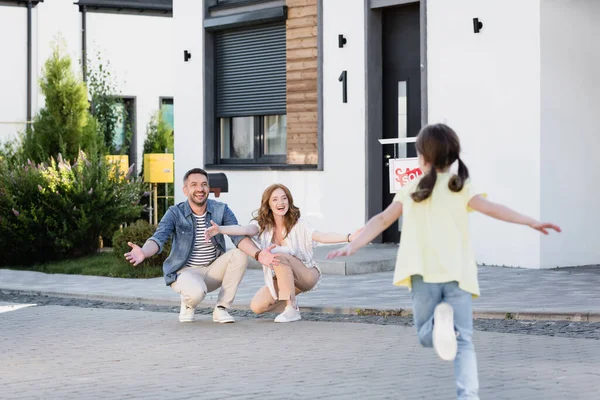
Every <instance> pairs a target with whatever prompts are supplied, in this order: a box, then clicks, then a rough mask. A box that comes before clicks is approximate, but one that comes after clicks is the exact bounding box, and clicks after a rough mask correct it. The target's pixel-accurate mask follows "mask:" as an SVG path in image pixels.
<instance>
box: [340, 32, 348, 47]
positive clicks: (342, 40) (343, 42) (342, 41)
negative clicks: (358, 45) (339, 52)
mask: <svg viewBox="0 0 600 400" xmlns="http://www.w3.org/2000/svg"><path fill="white" fill-rule="evenodd" d="M346 42H348V41H347V40H346V38H345V37H344V35H341V34H340V35H338V46H339V47H340V49H341V48H342V47H344V45H345V44H346Z"/></svg>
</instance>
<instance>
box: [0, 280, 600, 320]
mask: <svg viewBox="0 0 600 400" xmlns="http://www.w3.org/2000/svg"><path fill="white" fill-rule="evenodd" d="M0 292H2V293H3V294H14V295H26V296H48V297H59V298H70V299H80V300H89V301H106V302H112V303H139V304H150V305H156V306H173V307H177V306H179V304H180V302H179V299H172V300H171V299H162V300H161V299H156V298H149V297H128V296H115V295H108V294H80V293H68V292H53V291H40V290H21V289H3V288H0ZM215 305H216V304H214V303H210V302H206V303H204V306H207V307H206V308H208V307H214V306H215ZM249 309H250V306H249V305H243V304H238V305H235V306H234V307H233V310H244V311H247V310H249ZM300 310H301V311H303V312H312V313H320V314H342V315H359V316H381V317H412V310H411V309H410V308H400V309H373V308H356V307H333V306H324V307H318V306H308V307H300ZM473 318H474V319H503V320H520V321H523V320H529V321H569V322H588V323H593V322H600V313H596V312H548V311H498V310H488V311H478V310H473Z"/></svg>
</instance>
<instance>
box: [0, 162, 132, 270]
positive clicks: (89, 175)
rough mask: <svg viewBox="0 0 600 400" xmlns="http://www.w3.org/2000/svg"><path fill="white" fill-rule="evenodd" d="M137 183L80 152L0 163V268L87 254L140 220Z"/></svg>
mask: <svg viewBox="0 0 600 400" xmlns="http://www.w3.org/2000/svg"><path fill="white" fill-rule="evenodd" d="M141 195H142V183H141V182H140V181H139V180H137V179H131V178H130V177H129V176H123V174H121V173H120V172H119V171H118V170H117V169H115V168H112V167H111V166H109V165H107V164H106V162H105V161H104V158H103V157H99V156H95V157H90V158H89V159H88V157H87V156H86V155H85V154H84V153H83V152H81V153H80V154H79V157H78V159H77V161H76V162H75V163H73V164H72V165H71V164H70V163H69V162H65V161H64V160H63V159H62V157H61V156H60V155H59V157H58V160H56V161H55V160H54V159H50V161H49V163H48V164H47V165H46V164H40V165H35V164H34V163H33V162H31V161H29V162H28V163H27V164H25V165H14V164H10V163H9V162H7V160H6V159H0V254H2V257H1V259H0V265H31V264H33V263H36V262H45V261H53V260H62V259H66V258H71V257H78V256H83V255H87V254H91V253H93V252H95V251H96V250H97V249H98V245H99V237H100V236H101V235H102V236H107V235H112V233H113V232H114V231H115V230H116V229H117V228H118V226H119V225H120V224H123V223H128V222H131V221H135V220H136V219H138V218H139V217H140V213H141V206H140V205H139V200H140V197H141Z"/></svg>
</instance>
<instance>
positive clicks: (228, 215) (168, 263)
mask: <svg viewBox="0 0 600 400" xmlns="http://www.w3.org/2000/svg"><path fill="white" fill-rule="evenodd" d="M206 216H207V218H206V227H207V228H208V227H210V226H211V224H210V221H215V223H216V224H217V225H221V226H223V225H237V224H238V222H237V219H236V218H235V215H234V214H233V211H231V209H230V208H229V207H228V206H227V204H225V203H220V202H218V201H215V200H212V199H208V200H207V204H206ZM171 237H172V238H173V241H172V243H171V253H170V254H169V257H168V258H167V259H166V260H165V262H164V264H163V273H164V275H165V282H166V284H167V286H170V285H171V284H172V283H173V282H175V281H176V280H177V271H179V270H180V269H181V268H183V267H185V266H186V264H187V262H188V260H189V258H190V256H191V254H192V250H193V249H194V240H195V239H196V219H195V218H194V217H193V216H192V208H191V207H190V204H189V203H188V202H187V201H184V202H182V203H179V204H177V205H174V206H171V207H169V209H168V210H167V212H166V213H165V215H164V216H163V217H162V219H161V220H160V223H159V224H158V228H156V232H154V235H153V236H152V237H151V238H150V239H148V240H152V241H153V242H155V243H156V244H157V245H158V248H159V250H158V254H160V253H162V251H163V246H164V244H165V243H166V242H167V241H168V240H169V239H170V238H171ZM229 237H230V238H231V241H232V242H233V244H235V246H236V247H237V245H238V244H239V243H240V242H241V241H242V240H243V239H244V238H246V236H229ZM211 242H212V244H213V245H214V246H215V247H216V248H217V257H219V256H220V255H221V254H223V253H225V238H224V237H223V235H216V236H214V237H212V238H211Z"/></svg>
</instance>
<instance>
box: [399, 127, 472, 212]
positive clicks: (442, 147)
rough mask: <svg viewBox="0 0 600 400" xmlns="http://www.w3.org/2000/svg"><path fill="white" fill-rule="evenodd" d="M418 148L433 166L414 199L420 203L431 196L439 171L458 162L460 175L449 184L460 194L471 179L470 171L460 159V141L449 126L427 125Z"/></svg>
mask: <svg viewBox="0 0 600 400" xmlns="http://www.w3.org/2000/svg"><path fill="white" fill-rule="evenodd" d="M416 148H417V151H418V152H419V154H420V155H421V156H422V157H423V159H424V160H425V162H427V163H429V164H431V169H430V170H429V172H428V173H427V175H425V176H424V177H423V178H422V179H421V181H420V182H419V185H418V186H417V189H416V190H415V192H414V193H412V194H411V197H412V199H413V200H414V201H415V202H417V203H419V202H421V201H423V200H425V199H428V198H429V196H431V192H432V191H433V188H434V186H435V182H436V181H437V171H436V170H445V169H447V168H449V167H450V166H451V165H452V164H454V162H456V161H457V160H458V175H454V176H453V177H452V178H451V179H450V181H449V182H448V188H449V189H450V190H451V191H453V192H460V191H461V190H462V188H463V186H464V184H465V182H466V180H467V179H468V178H469V169H468V168H467V166H466V165H465V163H464V162H462V160H461V159H460V150H461V149H460V141H459V140H458V135H457V134H456V132H454V131H453V130H452V128H450V127H449V126H448V125H445V124H435V125H427V126H426V127H424V128H423V129H421V132H419V135H418V136H417V142H416Z"/></svg>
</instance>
